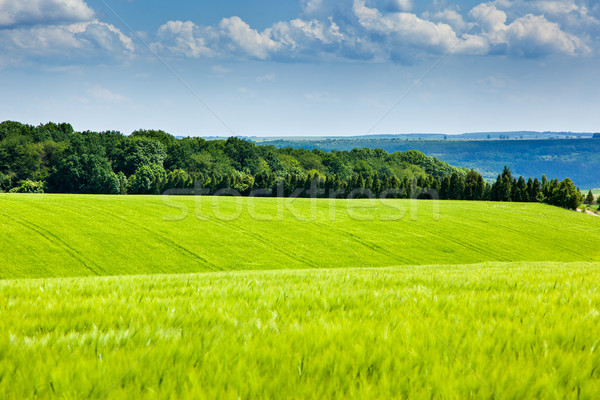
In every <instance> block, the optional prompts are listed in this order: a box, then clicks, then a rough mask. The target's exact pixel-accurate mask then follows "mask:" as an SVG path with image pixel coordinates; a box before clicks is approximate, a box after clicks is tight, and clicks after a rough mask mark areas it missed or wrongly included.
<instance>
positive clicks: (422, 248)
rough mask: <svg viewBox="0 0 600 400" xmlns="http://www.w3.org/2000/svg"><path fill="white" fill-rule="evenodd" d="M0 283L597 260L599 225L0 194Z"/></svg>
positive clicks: (523, 206)
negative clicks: (24, 280)
mask: <svg viewBox="0 0 600 400" xmlns="http://www.w3.org/2000/svg"><path fill="white" fill-rule="evenodd" d="M0 224H1V226H2V229H1V230H0V265H2V268H0V279H11V278H54V277H69V276H94V275H100V276H107V275H132V274H138V275H140V274H156V273H193V272H205V271H219V270H265V269H302V268H311V269H312V268H350V267H390V266H396V265H426V264H427V265H431V264H472V263H480V262H490V261H496V262H502V261H504V262H509V261H510V262H514V261H561V262H573V261H600V235H598V230H599V228H600V220H598V219H597V218H594V217H591V216H589V215H582V214H580V213H576V212H571V211H566V210H563V209H559V208H556V207H551V206H547V205H543V204H532V203H512V204H511V203H492V202H469V201H440V202H433V201H416V200H377V201H376V200H368V199H365V200H336V201H330V200H314V199H295V200H294V201H293V202H291V201H289V200H287V199H286V200H284V199H277V198H241V197H237V198H234V197H208V196H207V197H203V196H196V197H176V196H171V197H166V196H165V197H162V196H84V195H49V194H45V195H25V194H23V195H16V194H0Z"/></svg>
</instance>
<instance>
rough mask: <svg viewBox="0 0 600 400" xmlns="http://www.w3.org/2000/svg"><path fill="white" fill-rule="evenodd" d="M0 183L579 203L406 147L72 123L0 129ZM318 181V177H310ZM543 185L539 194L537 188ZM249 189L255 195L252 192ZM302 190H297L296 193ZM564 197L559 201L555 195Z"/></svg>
mask: <svg viewBox="0 0 600 400" xmlns="http://www.w3.org/2000/svg"><path fill="white" fill-rule="evenodd" d="M0 132H2V140H0V173H2V174H3V176H5V177H6V176H9V177H10V179H7V178H3V181H2V182H0V190H4V191H6V190H7V188H8V189H10V188H9V186H10V187H12V185H13V184H14V182H15V181H19V180H26V179H28V180H34V181H42V182H44V184H45V185H46V186H47V188H48V190H49V191H50V192H58V193H94V194H99V193H107V194H117V193H120V194H124V193H126V192H129V193H131V194H159V193H161V191H162V190H170V189H183V190H180V192H181V193H183V192H185V191H186V190H189V189H191V188H202V189H204V193H205V194H206V193H209V194H219V195H239V194H241V195H252V196H254V195H258V196H273V195H276V194H277V195H285V196H290V195H293V196H294V197H311V196H317V197H336V198H339V197H354V198H356V197H372V196H381V195H382V194H383V195H385V196H386V197H388V198H413V197H414V198H438V197H439V198H441V199H450V200H495V201H513V202H529V201H533V202H540V201H548V202H551V204H554V205H558V206H562V207H566V208H572V207H573V205H574V204H576V203H577V198H576V196H575V197H574V195H573V194H572V192H571V187H570V186H568V185H567V184H566V183H565V185H566V186H564V185H563V186H564V187H562V188H558V189H557V190H554V189H555V186H557V185H558V182H556V184H555V183H552V187H548V185H546V186H544V184H542V185H540V184H539V182H538V181H537V180H535V181H533V180H531V178H530V179H529V181H527V182H526V181H525V178H523V177H519V179H518V180H517V179H516V178H513V176H512V174H511V171H510V170H509V169H508V167H507V166H505V167H504V171H503V172H502V174H501V175H499V176H498V179H497V181H496V184H495V185H493V186H489V185H488V184H486V182H485V180H484V179H483V176H482V175H481V174H479V173H478V172H477V171H475V170H470V171H466V170H463V169H460V168H456V167H452V166H450V165H448V164H447V163H445V162H442V161H439V160H438V159H437V158H433V157H428V156H426V155H425V154H423V153H421V152H419V151H416V150H409V151H406V152H404V153H400V152H397V153H392V154H389V153H387V152H386V151H385V150H383V149H381V148H376V149H370V148H354V149H352V150H351V151H332V152H330V153H328V152H324V151H322V150H318V149H313V150H307V149H302V148H299V149H293V148H283V149H277V148H276V147H274V146H272V145H267V146H257V145H256V144H254V143H252V142H250V141H247V140H243V139H240V138H236V137H231V138H229V139H227V140H214V141H206V140H204V139H200V138H186V139H181V140H179V139H176V138H174V137H173V136H171V135H169V134H168V133H166V132H163V131H156V130H138V131H135V132H133V133H132V135H131V136H129V137H126V136H123V135H122V134H120V133H119V132H103V133H97V132H82V133H80V132H74V131H73V128H72V127H71V126H70V125H66V124H59V125H57V124H52V123H48V124H46V125H40V126H38V127H32V126H29V125H21V124H18V123H14V122H5V123H2V124H0ZM315 177H317V179H315ZM542 186H543V187H542ZM255 189H258V190H260V191H259V192H255ZM298 190H300V192H298ZM561 196H566V197H565V198H562V197H561Z"/></svg>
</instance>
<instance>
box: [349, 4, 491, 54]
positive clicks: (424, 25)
mask: <svg viewBox="0 0 600 400" xmlns="http://www.w3.org/2000/svg"><path fill="white" fill-rule="evenodd" d="M353 9H354V13H355V14H356V16H357V17H358V21H359V23H360V24H361V25H362V26H363V27H364V28H365V29H366V30H367V31H369V32H374V33H378V34H380V35H384V36H388V37H391V38H392V44H391V45H390V46H394V45H404V46H411V47H421V48H429V49H434V50H437V51H442V52H444V51H449V50H450V51H452V52H455V53H474V54H480V53H481V52H482V51H484V50H485V49H486V46H485V43H484V41H482V40H479V39H478V38H476V37H474V36H473V35H464V36H463V37H461V38H458V37H457V35H456V33H455V32H454V30H453V29H452V27H451V26H450V25H448V24H446V23H442V22H438V23H434V22H431V21H428V20H425V19H422V18H419V17H417V16H416V15H415V14H412V13H400V12H398V13H388V14H385V15H383V14H382V13H381V12H380V11H379V10H377V9H374V8H369V7H366V6H365V2H364V1H363V0H354V6H353Z"/></svg>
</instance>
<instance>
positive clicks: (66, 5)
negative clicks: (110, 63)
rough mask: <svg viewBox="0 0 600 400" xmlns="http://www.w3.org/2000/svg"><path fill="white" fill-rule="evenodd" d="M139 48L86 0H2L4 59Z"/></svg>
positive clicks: (63, 58) (61, 59)
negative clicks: (104, 20) (95, 13)
mask: <svg viewBox="0 0 600 400" xmlns="http://www.w3.org/2000/svg"><path fill="white" fill-rule="evenodd" d="M134 52H135V46H134V44H133V41H132V39H131V38H130V37H128V36H127V35H125V34H123V33H122V32H121V31H120V30H119V29H117V28H116V27H115V26H113V25H110V24H107V23H105V22H101V21H99V20H97V19H95V18H94V12H93V11H92V10H91V9H90V8H89V7H88V5H87V4H86V3H85V2H84V1H82V0H28V1H13V0H0V54H1V60H0V63H1V64H3V65H18V64H20V63H22V62H25V61H26V60H30V59H35V60H40V59H46V60H51V62H52V63H55V64H56V63H68V62H69V60H71V61H76V62H81V61H82V60H84V59H88V58H94V59H95V58H98V57H106V56H108V57H111V58H112V57H123V56H127V55H131V54H133V53H134Z"/></svg>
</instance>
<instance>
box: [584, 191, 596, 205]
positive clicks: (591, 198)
mask: <svg viewBox="0 0 600 400" xmlns="http://www.w3.org/2000/svg"><path fill="white" fill-rule="evenodd" d="M585 203H586V204H590V205H592V204H594V193H592V191H591V190H590V191H589V192H588V194H587V196H586V197H585Z"/></svg>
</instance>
